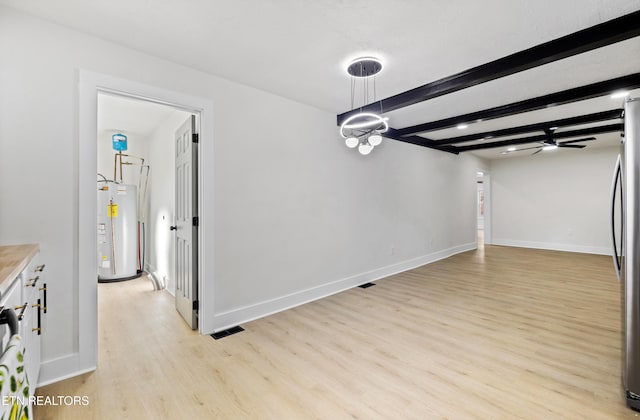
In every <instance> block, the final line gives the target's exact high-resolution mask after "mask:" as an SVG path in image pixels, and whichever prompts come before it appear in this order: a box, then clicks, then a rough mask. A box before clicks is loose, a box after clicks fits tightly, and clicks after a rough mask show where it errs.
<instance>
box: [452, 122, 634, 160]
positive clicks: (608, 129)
mask: <svg viewBox="0 0 640 420" xmlns="http://www.w3.org/2000/svg"><path fill="white" fill-rule="evenodd" d="M623 130H624V124H609V125H602V126H599V127H590V128H583V129H580V130H571V131H563V132H560V133H554V134H553V138H554V139H555V140H560V139H567V138H572V137H578V136H591V135H595V134H604V133H613V132H616V131H620V132H622V131H623ZM546 139H547V136H546V135H540V136H531V137H521V138H518V139H510V140H502V141H494V142H483V143H477V144H471V145H469V146H457V147H456V146H453V147H454V150H456V151H458V152H459V153H461V152H468V151H471V150H482V149H493V148H496V147H504V146H515V145H518V144H526V143H535V142H543V141H545V140H546Z"/></svg>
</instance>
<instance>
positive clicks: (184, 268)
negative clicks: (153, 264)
mask: <svg viewBox="0 0 640 420" xmlns="http://www.w3.org/2000/svg"><path fill="white" fill-rule="evenodd" d="M175 139H176V209H175V215H176V224H175V226H174V227H173V228H174V229H175V233H176V264H175V267H176V309H177V310H178V312H180V315H182V317H183V318H184V319H185V321H186V322H187V324H189V326H191V329H194V330H195V329H196V328H198V185H197V182H198V181H197V180H198V165H197V164H198V159H197V158H198V143H197V141H198V140H197V139H198V136H197V133H196V117H195V115H192V116H190V117H189V118H188V119H187V120H186V121H185V122H184V124H182V126H181V127H180V129H178V131H176V135H175Z"/></svg>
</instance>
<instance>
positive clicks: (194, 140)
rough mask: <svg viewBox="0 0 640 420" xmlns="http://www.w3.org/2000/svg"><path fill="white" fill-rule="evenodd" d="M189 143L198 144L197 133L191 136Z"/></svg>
mask: <svg viewBox="0 0 640 420" xmlns="http://www.w3.org/2000/svg"><path fill="white" fill-rule="evenodd" d="M191 141H192V142H194V143H198V133H193V134H191Z"/></svg>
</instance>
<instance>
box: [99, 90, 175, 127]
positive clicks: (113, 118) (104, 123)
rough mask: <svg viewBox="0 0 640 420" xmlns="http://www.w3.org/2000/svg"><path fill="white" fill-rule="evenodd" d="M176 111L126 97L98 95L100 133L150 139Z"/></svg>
mask: <svg viewBox="0 0 640 420" xmlns="http://www.w3.org/2000/svg"><path fill="white" fill-rule="evenodd" d="M175 111H176V109H175V108H172V107H170V106H167V105H162V104H157V103H153V102H148V101H141V100H137V99H133V98H127V97H124V96H113V95H109V94H100V95H98V131H109V132H119V133H123V134H127V135H129V134H133V135H138V136H141V137H149V136H150V135H151V134H152V133H153V132H154V131H155V130H156V129H157V128H158V126H159V125H160V124H161V123H162V122H163V121H165V120H166V119H167V118H169V115H171V114H172V113H173V112H175Z"/></svg>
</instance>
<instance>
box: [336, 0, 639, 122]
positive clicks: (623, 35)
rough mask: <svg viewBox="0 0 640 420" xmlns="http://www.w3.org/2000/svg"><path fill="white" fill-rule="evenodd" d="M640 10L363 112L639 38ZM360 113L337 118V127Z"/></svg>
mask: <svg viewBox="0 0 640 420" xmlns="http://www.w3.org/2000/svg"><path fill="white" fill-rule="evenodd" d="M638 22H640V10H638V11H636V12H633V13H630V14H628V15H624V16H621V17H619V18H616V19H612V20H609V21H607V22H603V23H601V24H598V25H595V26H592V27H589V28H586V29H583V30H581V31H578V32H574V33H572V34H569V35H566V36H563V37H561V38H557V39H554V40H552V41H549V42H545V43H543V44H539V45H536V46H534V47H532V48H529V49H526V50H523V51H519V52H517V53H514V54H511V55H508V56H506V57H502V58H499V59H497V60H494V61H491V62H489V63H486V64H482V65H480V66H477V67H473V68H470V69H467V70H464V71H462V72H460V73H457V74H454V75H452V76H448V77H445V78H443V79H439V80H436V81H434V82H431V83H427V84H425V85H422V86H419V87H417V88H414V89H411V90H408V91H406V92H402V93H399V94H397V95H394V96H390V97H388V98H386V99H382V100H380V101H377V102H375V103H372V104H369V105H367V106H365V107H363V108H362V112H379V111H380V109H382V110H383V111H384V112H390V111H393V110H396V109H400V108H404V107H406V106H409V105H413V104H416V103H419V102H422V101H426V100H428V99H432V98H436V97H438V96H442V95H446V94H449V93H452V92H456V91H458V90H462V89H466V88H468V87H471V86H475V85H479V84H481V83H485V82H489V81H491V80H495V79H499V78H501V77H505V76H508V75H511V74H514V73H519V72H521V71H524V70H528V69H532V68H534V67H538V66H542V65H544V64H548V63H551V62H554V61H557V60H561V59H564V58H567V57H571V56H573V55H576V54H581V53H584V52H587V51H591V50H594V49H596V48H600V47H604V46H607V45H611V44H614V43H616V42H620V41H624V40H626V39H629V38H634V37H636V36H639V35H640V24H638ZM359 111H360V109H358V110H351V111H348V112H344V113H342V114H339V115H338V116H337V121H338V125H340V124H342V121H344V120H345V119H346V118H348V117H349V116H350V115H352V114H353V113H356V112H359Z"/></svg>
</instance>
